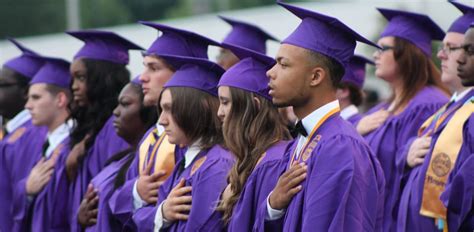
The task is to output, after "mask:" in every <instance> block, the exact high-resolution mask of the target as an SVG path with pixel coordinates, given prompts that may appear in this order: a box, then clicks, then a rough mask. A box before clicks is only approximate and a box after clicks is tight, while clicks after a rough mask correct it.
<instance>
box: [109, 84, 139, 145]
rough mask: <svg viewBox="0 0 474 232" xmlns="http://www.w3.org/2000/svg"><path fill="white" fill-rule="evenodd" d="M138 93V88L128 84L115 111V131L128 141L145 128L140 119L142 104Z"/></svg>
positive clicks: (121, 93)
mask: <svg viewBox="0 0 474 232" xmlns="http://www.w3.org/2000/svg"><path fill="white" fill-rule="evenodd" d="M138 91H140V89H139V88H138V87H135V86H134V85H133V84H131V83H129V84H127V85H126V86H125V87H124V88H123V89H122V91H121V92H120V95H119V97H118V105H117V107H115V109H114V111H113V114H114V116H115V119H114V123H113V124H114V127H115V131H116V132H117V135H119V136H120V137H122V138H124V139H125V140H126V141H129V140H128V139H127V138H128V137H132V135H135V134H136V133H138V132H140V131H142V130H143V127H144V123H143V122H142V120H141V117H140V109H141V106H142V102H141V99H140V93H139V92H138Z"/></svg>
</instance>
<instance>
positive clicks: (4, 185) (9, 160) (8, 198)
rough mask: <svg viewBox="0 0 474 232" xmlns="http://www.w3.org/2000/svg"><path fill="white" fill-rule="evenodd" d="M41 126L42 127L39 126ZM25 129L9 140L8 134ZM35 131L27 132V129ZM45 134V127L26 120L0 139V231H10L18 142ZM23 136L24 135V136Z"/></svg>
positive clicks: (39, 137)
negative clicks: (14, 138)
mask: <svg viewBox="0 0 474 232" xmlns="http://www.w3.org/2000/svg"><path fill="white" fill-rule="evenodd" d="M41 128H42V127H41ZM23 130H24V131H25V132H24V133H23V134H22V135H21V136H20V137H19V138H18V139H17V140H15V141H9V138H10V136H12V135H14V134H16V133H15V132H18V131H23ZM32 130H33V131H35V132H29V131H32ZM45 135H46V129H45V128H42V129H40V128H39V127H36V126H33V125H32V124H31V121H30V120H28V121H27V122H25V123H24V124H23V125H21V126H20V127H18V128H17V129H16V130H15V131H12V133H9V134H7V135H6V136H5V138H4V139H3V140H2V141H0V175H1V176H3V178H0V189H2V191H1V194H0V205H1V206H2V207H0V231H11V230H12V226H13V215H12V208H11V207H12V204H11V202H12V198H13V196H12V191H13V189H12V184H13V182H12V181H13V179H14V178H15V176H14V175H13V174H14V173H13V170H14V169H15V168H14V167H13V164H14V163H13V162H17V161H16V159H17V158H16V157H17V155H16V154H17V153H18V151H17V150H19V149H20V148H21V146H20V145H18V144H24V142H25V141H29V140H30V139H33V138H35V139H41V136H43V137H44V136H45ZM24 136H25V137H24Z"/></svg>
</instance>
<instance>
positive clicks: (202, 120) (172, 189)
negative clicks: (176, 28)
mask: <svg viewBox="0 0 474 232" xmlns="http://www.w3.org/2000/svg"><path fill="white" fill-rule="evenodd" d="M170 58H171V57H170ZM170 58H167V59H168V61H169V62H173V63H174V66H175V67H179V69H178V70H177V71H176V72H175V74H174V75H173V77H172V78H171V79H170V80H169V81H168V82H167V83H166V84H165V86H164V90H163V92H162V94H161V97H160V112H161V115H160V117H159V119H158V122H159V123H160V125H162V126H163V127H164V128H165V133H166V134H167V138H168V140H169V142H170V143H172V144H179V145H182V146H186V147H187V149H186V152H185V154H184V155H183V157H182V158H181V159H180V160H179V161H178V162H177V165H176V166H175V168H174V169H173V172H172V174H171V176H170V178H168V179H167V180H166V181H165V183H164V184H163V185H161V186H160V188H159V192H158V203H157V205H156V206H155V207H153V206H148V207H143V208H140V209H138V210H137V211H136V212H135V214H134V215H133V220H134V222H135V224H136V225H137V227H138V231H220V230H222V228H223V225H222V221H221V219H220V218H216V217H213V215H215V214H214V212H215V209H216V207H217V203H218V201H219V197H220V195H221V193H222V191H223V190H224V188H225V186H226V185H227V181H226V177H227V174H228V172H229V170H230V168H231V166H232V165H233V159H232V156H231V154H230V153H229V152H228V151H227V150H225V149H224V148H223V147H222V144H223V142H224V141H223V138H222V131H221V123H220V121H219V118H218V117H217V110H218V107H219V100H218V98H217V83H218V81H219V77H220V76H221V75H222V73H223V72H224V70H223V69H222V68H221V67H220V66H219V65H217V64H215V63H213V62H210V61H208V60H206V59H199V58H187V57H175V58H173V59H170ZM190 106H191V108H192V109H193V110H192V111H190V110H189V107H190Z"/></svg>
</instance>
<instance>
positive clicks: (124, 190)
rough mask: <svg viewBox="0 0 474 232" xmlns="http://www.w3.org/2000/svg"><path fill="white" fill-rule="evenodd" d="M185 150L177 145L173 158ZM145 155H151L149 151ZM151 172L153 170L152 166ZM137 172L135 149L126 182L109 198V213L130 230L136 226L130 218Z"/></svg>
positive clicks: (137, 163) (137, 156) (176, 157)
mask: <svg viewBox="0 0 474 232" xmlns="http://www.w3.org/2000/svg"><path fill="white" fill-rule="evenodd" d="M155 128H156V126H153V127H151V128H150V129H149V130H148V131H147V132H146V133H145V135H144V136H143V138H142V140H141V141H140V143H139V144H140V145H141V144H142V143H143V142H144V141H145V140H146V138H147V137H148V135H149V134H150V133H152V132H153V130H154V129H155ZM140 145H138V147H140ZM158 149H159V148H158ZM149 150H151V149H149ZM185 150H186V149H182V148H179V147H177V148H176V149H175V160H180V159H181V158H182V157H183V155H184V152H185ZM147 155H148V156H151V153H149V154H147ZM151 172H154V169H153V168H152V170H151ZM139 173H140V172H139V153H138V151H137V152H136V154H135V157H134V158H133V161H132V163H131V165H130V168H129V169H128V171H127V175H126V182H125V183H124V185H123V186H122V187H121V188H119V189H117V190H116V191H115V192H114V193H113V195H112V196H111V197H110V200H109V207H110V209H111V213H112V214H113V215H114V217H115V218H116V219H117V220H119V221H120V222H121V223H122V224H124V227H127V229H131V230H136V226H135V224H134V223H133V220H131V218H132V216H133V213H134V211H135V210H134V208H133V186H134V184H135V181H136V180H137V178H138V176H139Z"/></svg>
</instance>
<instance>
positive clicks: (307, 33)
mask: <svg viewBox="0 0 474 232" xmlns="http://www.w3.org/2000/svg"><path fill="white" fill-rule="evenodd" d="M278 4H279V5H281V6H283V7H284V8H285V9H287V10H288V11H290V12H291V13H293V14H294V15H296V16H297V17H299V18H300V19H302V22H301V23H300V24H299V25H298V27H297V28H296V29H295V30H294V31H293V33H292V34H290V35H289V36H288V37H287V38H286V39H285V40H283V42H282V45H281V46H280V49H279V51H278V53H277V56H276V61H277V63H276V64H275V66H273V67H272V68H271V69H270V70H269V71H268V72H267V76H268V77H269V79H270V82H269V86H270V91H269V94H270V96H272V98H273V103H274V104H275V105H276V106H283V107H286V106H289V105H291V106H293V109H294V112H295V114H296V115H297V117H298V119H299V121H298V123H297V126H296V127H297V128H298V131H299V133H300V135H299V136H298V137H297V139H295V141H294V143H293V144H292V145H291V146H290V147H289V149H288V150H287V152H286V154H285V158H284V159H285V162H284V165H285V168H286V169H287V171H285V172H284V173H283V174H282V175H281V176H280V178H279V180H278V182H277V184H276V186H275V188H274V189H273V190H272V192H271V193H270V194H269V197H268V198H267V199H266V200H265V201H264V202H261V204H263V205H264V207H261V208H260V209H263V210H260V209H259V212H258V215H257V219H256V224H255V228H254V230H255V231H265V230H266V231H279V230H283V231H379V230H380V228H381V224H382V223H381V216H382V209H383V187H384V179H383V172H382V170H381V168H380V166H379V164H378V162H377V160H376V159H375V157H374V155H373V154H372V153H371V150H370V148H369V147H368V146H367V144H366V143H365V141H364V140H363V138H362V137H361V136H360V135H359V134H358V133H357V132H356V130H355V129H354V127H353V126H352V125H351V124H350V123H349V122H347V121H345V120H344V119H342V118H341V116H340V115H339V112H340V107H339V103H338V101H337V98H336V90H337V86H338V83H339V82H340V80H341V79H342V77H343V75H344V67H345V65H347V63H348V61H349V59H350V58H351V57H352V56H353V55H354V49H355V46H356V41H360V42H363V43H366V44H369V45H372V46H376V45H375V44H373V43H372V42H370V41H369V40H367V39H365V38H364V37H362V36H360V35H359V34H357V33H356V32H354V31H353V30H352V29H350V28H349V27H347V26H346V25H344V24H343V23H342V22H340V21H339V20H338V19H336V18H332V17H329V16H326V15H323V14H320V13H316V12H312V11H309V10H305V9H302V8H299V7H296V6H292V5H289V4H285V3H282V2H278ZM327 38H331V39H330V40H328V39H327ZM277 174H281V173H275V175H277ZM265 205H266V207H265ZM265 208H266V209H265Z"/></svg>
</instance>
